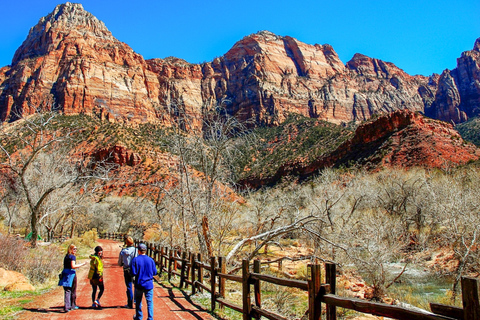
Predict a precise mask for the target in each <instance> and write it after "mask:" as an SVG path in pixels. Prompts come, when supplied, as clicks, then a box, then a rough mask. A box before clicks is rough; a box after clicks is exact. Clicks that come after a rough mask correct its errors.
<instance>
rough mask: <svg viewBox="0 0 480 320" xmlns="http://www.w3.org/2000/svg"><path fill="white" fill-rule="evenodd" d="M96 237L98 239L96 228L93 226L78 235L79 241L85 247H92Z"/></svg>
mask: <svg viewBox="0 0 480 320" xmlns="http://www.w3.org/2000/svg"><path fill="white" fill-rule="evenodd" d="M97 239H98V233H97V229H95V228H93V229H92V230H90V231H86V232H85V233H84V234H83V235H82V236H81V237H80V243H81V244H82V245H85V246H87V247H90V248H93V247H94V246H95V242H97Z"/></svg>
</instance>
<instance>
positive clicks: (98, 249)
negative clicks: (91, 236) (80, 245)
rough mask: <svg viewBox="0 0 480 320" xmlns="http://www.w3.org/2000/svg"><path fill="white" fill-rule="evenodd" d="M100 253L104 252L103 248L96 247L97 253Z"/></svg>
mask: <svg viewBox="0 0 480 320" xmlns="http://www.w3.org/2000/svg"><path fill="white" fill-rule="evenodd" d="M100 251H103V249H102V247H100V246H96V247H95V253H99V252H100Z"/></svg>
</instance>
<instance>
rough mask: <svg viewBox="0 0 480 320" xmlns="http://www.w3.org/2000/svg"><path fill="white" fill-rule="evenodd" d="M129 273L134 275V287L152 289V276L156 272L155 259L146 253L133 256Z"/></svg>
mask: <svg viewBox="0 0 480 320" xmlns="http://www.w3.org/2000/svg"><path fill="white" fill-rule="evenodd" d="M130 267H131V273H132V275H134V276H135V287H138V288H140V289H145V290H150V289H153V276H154V275H156V274H157V266H156V265H155V261H153V259H152V258H150V257H149V256H147V255H144V254H143V255H139V256H138V257H135V258H133V260H132V264H131V265H130Z"/></svg>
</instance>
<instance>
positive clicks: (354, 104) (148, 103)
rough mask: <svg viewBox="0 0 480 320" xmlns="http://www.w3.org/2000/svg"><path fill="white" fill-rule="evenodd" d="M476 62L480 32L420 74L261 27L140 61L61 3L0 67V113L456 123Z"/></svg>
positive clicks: (475, 95)
mask: <svg viewBox="0 0 480 320" xmlns="http://www.w3.org/2000/svg"><path fill="white" fill-rule="evenodd" d="M479 64H480V39H478V40H477V42H476V43H475V46H474V49H473V50H472V51H468V52H465V53H463V54H462V56H461V58H459V59H458V67H457V68H456V69H454V70H451V71H450V70H445V71H444V72H443V74H442V75H440V76H439V75H432V76H431V77H424V76H410V75H408V74H406V73H405V72H403V71H402V70H401V69H399V68H397V67H396V66H395V65H394V64H392V63H388V62H384V61H381V60H378V59H373V58H369V57H366V56H364V55H361V54H356V55H355V56H354V57H353V58H352V60H351V61H349V62H347V63H346V64H344V63H342V61H340V59H339V57H338V55H337V53H336V52H335V51H334V49H333V48H332V47H331V46H330V45H318V44H316V45H309V44H305V43H302V42H300V41H298V40H297V39H294V38H291V37H288V36H285V37H283V36H277V35H275V34H272V33H270V32H267V31H262V32H259V33H257V34H253V35H249V36H247V37H245V38H244V39H242V40H240V41H239V42H237V43H236V44H235V45H234V46H233V47H232V48H231V49H230V50H229V51H228V52H227V53H226V54H225V55H223V56H222V57H219V58H216V59H214V60H213V61H212V62H209V63H203V64H190V63H187V62H186V61H183V60H181V59H177V58H166V59H152V60H144V59H143V57H142V56H141V55H139V54H137V53H135V52H134V51H133V50H132V49H131V48H130V47H129V46H128V45H126V44H124V43H122V42H120V41H118V40H117V39H115V38H114V37H113V35H112V34H111V33H110V32H109V31H108V29H107V28H106V27H105V25H104V24H103V23H102V22H101V21H99V20H98V19H96V18H95V17H94V16H93V15H91V14H90V13H88V12H86V11H85V10H84V9H83V7H82V6H81V5H80V4H72V3H68V2H67V3H65V4H62V5H59V6H57V7H56V8H55V10H54V11H53V12H52V13H51V14H49V15H48V16H46V17H44V18H42V19H40V21H39V22H38V24H37V25H36V26H34V27H33V28H32V29H31V30H30V32H29V34H28V37H27V39H26V40H25V42H24V43H23V44H22V45H21V46H20V48H19V49H18V50H17V52H16V53H15V56H14V57H13V60H12V64H11V66H6V67H4V68H2V69H0V118H1V120H3V121H4V120H7V119H8V120H10V121H12V120H15V119H16V118H18V116H19V115H26V114H31V113H34V112H35V111H36V110H39V109H56V110H61V111H63V112H64V113H65V114H78V113H85V114H90V115H94V116H96V117H98V118H100V119H106V120H109V121H114V122H118V123H129V122H137V123H140V122H158V123H163V124H167V125H168V124H169V123H170V122H171V121H172V119H173V117H176V116H178V115H179V114H187V115H190V116H192V118H193V119H196V122H194V124H195V123H196V124H197V125H198V124H199V123H200V119H201V118H202V116H203V115H204V113H205V112H206V111H208V110H211V109H212V108H215V107H217V106H218V105H221V106H222V107H224V108H225V109H226V111H227V112H228V113H230V114H231V115H235V116H236V117H238V118H240V119H244V120H246V119H248V120H250V122H249V123H250V124H251V125H252V126H264V125H266V126H275V125H278V124H280V123H282V122H283V121H285V119H286V118H287V117H288V116H289V114H291V113H296V114H300V115H303V116H306V117H311V118H317V119H320V120H326V121H329V122H332V123H337V124H338V123H347V122H350V121H363V120H367V119H369V118H370V117H371V116H372V115H374V114H378V113H389V112H392V111H395V110H403V109H408V110H412V111H420V112H424V113H426V114H427V115H428V116H431V117H434V118H438V119H442V120H446V121H453V122H456V123H457V122H462V121H465V120H466V119H467V118H469V117H474V116H476V115H478V113H479V107H478V106H479V105H480V91H479V90H480V89H479V88H480V85H479V83H480V82H479V81H480V79H479V78H480V71H479Z"/></svg>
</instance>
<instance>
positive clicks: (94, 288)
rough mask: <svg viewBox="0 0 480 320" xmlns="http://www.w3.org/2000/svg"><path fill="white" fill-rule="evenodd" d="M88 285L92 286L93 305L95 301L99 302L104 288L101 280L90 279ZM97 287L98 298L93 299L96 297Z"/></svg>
mask: <svg viewBox="0 0 480 320" xmlns="http://www.w3.org/2000/svg"><path fill="white" fill-rule="evenodd" d="M90 284H91V285H92V303H94V302H95V300H100V298H101V297H102V295H103V290H105V286H104V284H103V279H102V280H101V281H100V279H92V280H90ZM97 287H98V288H99V289H100V291H99V292H98V297H97V298H96V299H95V297H96V296H97Z"/></svg>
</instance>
